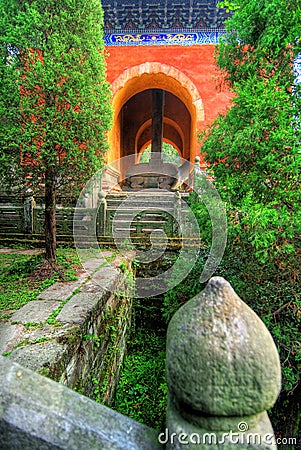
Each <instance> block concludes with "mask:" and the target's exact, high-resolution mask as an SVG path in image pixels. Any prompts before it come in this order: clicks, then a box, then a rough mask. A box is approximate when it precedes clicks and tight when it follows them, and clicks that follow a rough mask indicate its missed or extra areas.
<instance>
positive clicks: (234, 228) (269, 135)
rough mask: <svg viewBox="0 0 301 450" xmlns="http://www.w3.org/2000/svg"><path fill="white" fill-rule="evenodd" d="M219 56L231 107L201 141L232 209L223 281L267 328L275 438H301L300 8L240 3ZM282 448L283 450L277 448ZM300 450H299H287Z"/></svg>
mask: <svg viewBox="0 0 301 450" xmlns="http://www.w3.org/2000/svg"><path fill="white" fill-rule="evenodd" d="M223 6H228V7H231V8H232V9H234V12H233V16H232V18H230V19H229V20H227V24H226V34H225V36H224V39H223V42H222V43H221V45H220V46H219V48H218V50H217V63H218V65H219V67H220V68H221V69H222V70H223V71H224V74H225V77H226V79H227V80H228V83H229V86H230V88H231V89H232V90H233V102H232V106H231V108H229V110H228V112H227V113H226V114H225V115H224V116H220V117H219V118H218V119H217V120H216V121H215V122H214V123H213V125H212V127H211V128H210V129H209V130H208V133H207V135H203V136H202V139H203V147H202V149H203V151H204V152H205V153H206V158H207V161H208V162H209V164H210V168H211V170H212V172H213V175H214V177H215V183H216V186H217V188H218V191H219V193H220V195H221V196H222V197H223V199H224V200H225V202H226V204H227V208H228V218H229V227H228V230H229V236H228V249H227V252H226V254H225V258H224V261H223V266H222V268H221V272H222V275H223V276H225V277H226V278H227V279H228V280H229V281H230V282H232V283H233V285H234V287H235V289H236V291H237V292H238V294H239V295H240V296H241V297H242V298H243V299H245V300H246V301H247V302H249V304H250V306H251V307H252V308H253V309H254V310H255V311H256V312H257V313H258V314H259V316H260V317H261V318H262V319H263V320H264V322H265V323H266V325H267V326H268V328H269V329H270V331H271V333H272V335H273V337H274V339H275V342H276V344H277V347H278V351H279V354H280V359H281V364H282V375H283V390H282V393H281V395H280V397H279V400H278V403H277V407H276V408H275V409H274V410H273V411H272V419H273V425H274V427H275V430H276V432H277V436H278V437H288V436H291V437H296V438H297V440H299V439H300V433H301V402H300V395H301V383H300V369H301V367H300V361H301V348H300V326H301V311H300V301H301V299H300V265H301V246H300V235H301V181H300V169H301V147H300V142H301V134H300V118H301V96H300V94H301V92H300V87H301V85H300V84H299V85H298V84H297V82H296V79H297V74H296V71H295V70H294V67H295V68H296V64H295V66H294V61H296V58H297V57H298V55H300V54H301V22H300V17H301V1H300V0H235V1H233V2H232V1H226V2H223ZM280 448H281V447H280ZM290 448H293V447H290Z"/></svg>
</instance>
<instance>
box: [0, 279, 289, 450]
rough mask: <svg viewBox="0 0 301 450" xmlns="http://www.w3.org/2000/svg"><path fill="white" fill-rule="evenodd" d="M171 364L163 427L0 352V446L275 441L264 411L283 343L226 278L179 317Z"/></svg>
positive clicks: (272, 396)
mask: <svg viewBox="0 0 301 450" xmlns="http://www.w3.org/2000/svg"><path fill="white" fill-rule="evenodd" d="M166 369H167V383H168V406H167V417H166V428H165V429H164V430H161V432H160V433H159V434H158V433H157V432H156V431H155V430H152V429H150V428H148V427H145V426H144V425H141V424H139V423H137V422H135V421H133V420H131V419H129V418H127V417H125V416H122V415H120V414H118V413H116V412H114V411H112V410H110V409H108V408H106V407H104V406H102V405H99V404H96V403H94V402H93V401H92V400H90V399H88V398H86V397H84V396H81V395H79V394H77V393H75V392H73V391H71V390H70V389H68V388H66V387H65V386H63V385H61V384H58V383H55V382H54V381H52V380H49V379H47V378H45V377H42V376H40V375H38V374H37V373H34V372H32V371H31V370H29V369H26V368H23V367H22V366H20V365H18V364H16V363H15V362H12V361H10V360H9V359H7V358H1V359H0V386H1V387H0V394H1V395H0V442H1V448H2V449H3V450H11V449H14V450H18V449H22V450H27V449H31V450H35V449H39V450H41V449H47V450H48V449H51V450H52V449H53V450H54V449H64V450H75V449H87V450H92V449H95V450H96V449H98V450H99V449H105V450H111V449H113V450H114V449H122V450H136V449H137V450H144V449H145V450H157V449H163V448H166V449H169V450H171V449H173V450H176V449H180V448H182V447H183V448H192V449H196V450H209V449H210V450H219V449H221V448H223V447H225V448H226V449H227V450H232V449H233V450H243V449H262V450H263V449H275V448H276V444H275V438H274V432H273V429H272V426H271V423H270V421H269V418H268V415H267V412H266V411H267V409H269V408H270V407H271V406H273V404H274V403H275V401H276V399H277V396H278V394H279V390H280V381H281V368H280V363H279V357H278V353H277V349H276V347H275V344H274V342H273V340H272V338H271V335H270V334H269V332H268V330H267V328H266V327H265V325H264V324H263V322H261V320H260V319H259V318H258V316H257V315H256V314H255V313H254V312H253V311H252V310H251V309H250V308H249V307H248V306H247V305H246V304H245V303H244V302H243V301H242V300H241V299H240V298H239V297H238V296H237V294H236V293H235V292H234V290H233V289H232V287H231V285H230V284H229V283H228V282H227V281H226V280H224V279H223V278H220V277H214V278H211V280H210V281H209V283H208V284H207V287H206V288H205V290H204V291H202V292H201V293H200V294H199V295H198V296H196V297H194V298H193V299H192V300H190V301H189V302H187V303H186V304H185V305H184V306H182V308H180V309H179V310H178V311H177V313H176V314H175V315H174V317H173V318H172V320H171V322H170V325H169V328H168V334H167V355H166Z"/></svg>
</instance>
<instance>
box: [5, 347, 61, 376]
mask: <svg viewBox="0 0 301 450" xmlns="http://www.w3.org/2000/svg"><path fill="white" fill-rule="evenodd" d="M66 349H67V346H66V345H65V344H60V343H58V342H57V341H55V340H52V341H46V342H42V343H38V344H33V345H26V346H24V347H19V348H16V349H15V350H13V351H12V352H11V354H10V355H9V356H8V358H11V359H13V360H14V361H15V362H17V363H19V364H21V366H24V367H27V368H28V369H31V370H35V371H36V370H39V369H41V368H42V367H47V368H48V367H49V366H51V365H54V364H55V362H56V361H57V360H58V359H60V358H62V355H63V354H64V353H65V351H66Z"/></svg>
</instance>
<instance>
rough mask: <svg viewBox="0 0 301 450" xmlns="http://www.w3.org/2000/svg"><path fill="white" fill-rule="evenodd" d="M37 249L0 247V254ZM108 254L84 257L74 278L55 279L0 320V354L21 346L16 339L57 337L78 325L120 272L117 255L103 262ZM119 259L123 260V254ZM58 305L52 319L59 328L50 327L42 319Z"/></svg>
mask: <svg viewBox="0 0 301 450" xmlns="http://www.w3.org/2000/svg"><path fill="white" fill-rule="evenodd" d="M40 251H41V250H37V249H33V250H15V249H9V248H7V249H6V248H2V249H0V253H22V254H34V253H38V252H40ZM25 252H26V253H25ZM28 252H29V253H28ZM112 256H114V255H113V251H103V252H101V258H97V257H95V256H94V257H93V258H90V259H88V260H87V261H85V262H84V269H85V270H83V271H81V273H80V274H79V276H78V279H77V280H75V281H68V282H56V283H55V284H53V285H52V286H50V287H49V288H47V289H46V290H45V291H43V292H42V293H41V294H39V296H38V297H37V299H35V300H32V301H30V302H28V303H27V304H26V305H24V306H23V307H21V308H20V309H19V310H17V311H15V312H14V313H13V314H12V316H11V317H10V320H9V321H5V322H4V321H3V322H0V354H5V353H9V352H13V353H17V352H18V351H20V350H21V348H24V347H19V348H16V346H17V345H18V344H20V342H26V343H27V342H29V343H34V342H36V341H37V340H43V339H45V340H46V339H53V338H57V337H58V336H59V335H60V334H64V333H65V332H66V329H68V328H70V326H72V325H74V324H76V325H81V324H82V323H83V322H84V321H85V320H86V315H87V312H88V310H90V309H91V305H92V304H93V299H94V298H96V297H97V298H99V295H100V293H101V292H103V291H105V290H106V289H107V290H111V289H113V287H114V286H113V284H114V282H115V280H116V277H117V276H118V274H119V273H120V269H119V268H118V267H119V265H120V263H121V256H120V255H116V256H115V257H113V261H111V262H110V264H108V263H106V262H105V263H104V258H106V259H109V258H112ZM122 258H123V260H124V257H122ZM104 264H105V266H104ZM114 267H115V268H116V269H114ZM58 308H61V309H60V311H59V313H58V314H55V320H56V321H59V322H61V323H62V327H57V326H56V327H53V326H51V324H49V323H47V322H46V321H47V320H48V319H49V318H50V317H51V315H53V313H54V312H55V311H56V310H57V309H58ZM29 323H31V324H41V325H40V327H38V328H36V329H29V328H28V324H29ZM26 325H27V326H26Z"/></svg>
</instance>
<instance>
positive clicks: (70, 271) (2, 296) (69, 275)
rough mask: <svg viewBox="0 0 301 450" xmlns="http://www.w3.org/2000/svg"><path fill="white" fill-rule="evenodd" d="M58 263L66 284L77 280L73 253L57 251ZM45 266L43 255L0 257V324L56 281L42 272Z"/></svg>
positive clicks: (3, 254)
mask: <svg viewBox="0 0 301 450" xmlns="http://www.w3.org/2000/svg"><path fill="white" fill-rule="evenodd" d="M58 261H59V265H60V269H61V271H62V272H63V273H64V276H65V278H66V280H67V281H71V280H74V279H76V275H75V268H76V267H77V263H78V260H77V257H76V252H75V251H74V250H70V249H58ZM44 263H45V260H44V259H43V255H33V256H32V255H26V254H20V253H2V254H0V320H1V319H2V320H4V319H7V318H8V317H9V316H10V315H11V313H12V312H14V311H15V310H17V309H19V308H21V307H22V306H24V305H26V304H27V303H28V302H30V301H31V300H35V299H36V298H37V296H38V295H39V294H40V293H41V292H42V291H44V290H45V289H47V288H48V287H49V286H51V285H52V284H53V283H55V282H56V281H58V280H59V275H58V274H55V275H53V274H51V273H50V272H47V271H46V272H45V271H44ZM51 320H52V318H50V321H51ZM39 325H40V324H39Z"/></svg>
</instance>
